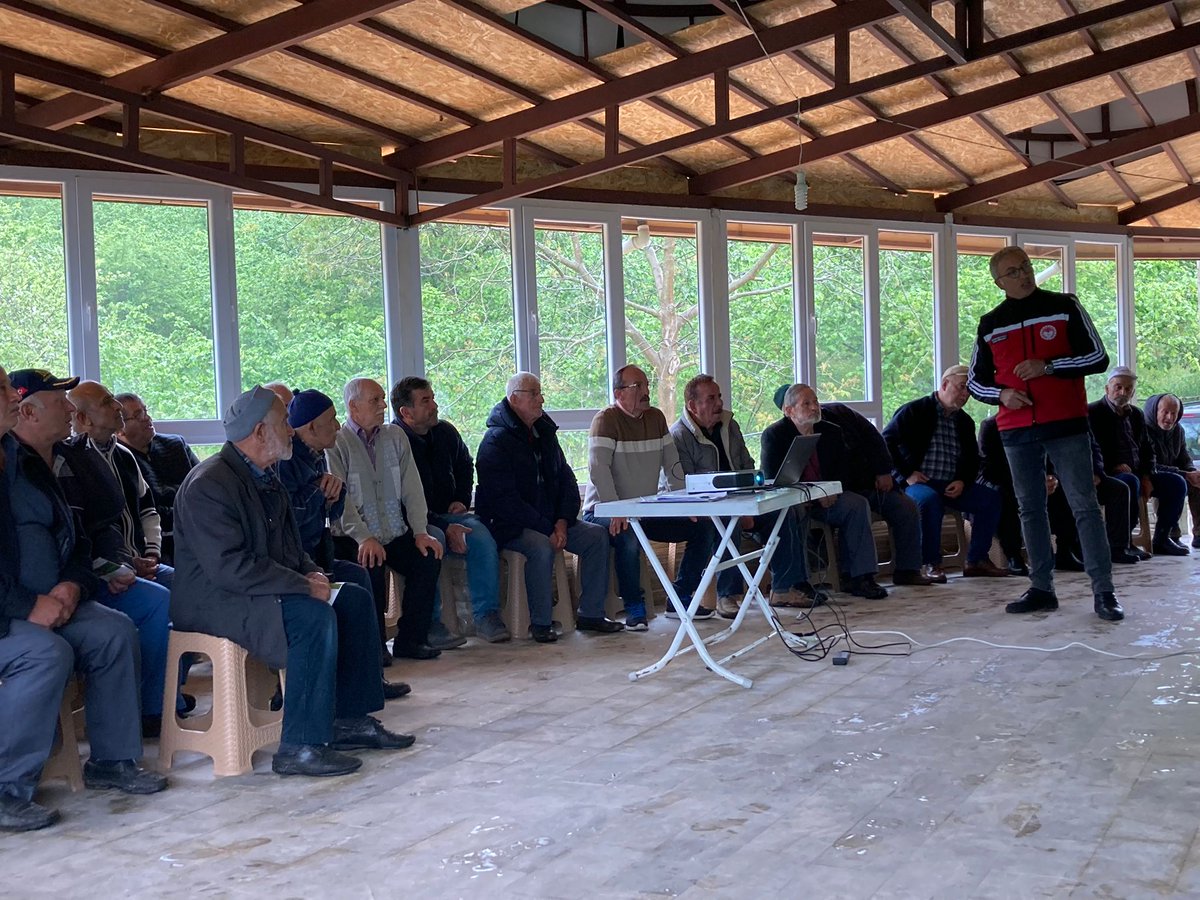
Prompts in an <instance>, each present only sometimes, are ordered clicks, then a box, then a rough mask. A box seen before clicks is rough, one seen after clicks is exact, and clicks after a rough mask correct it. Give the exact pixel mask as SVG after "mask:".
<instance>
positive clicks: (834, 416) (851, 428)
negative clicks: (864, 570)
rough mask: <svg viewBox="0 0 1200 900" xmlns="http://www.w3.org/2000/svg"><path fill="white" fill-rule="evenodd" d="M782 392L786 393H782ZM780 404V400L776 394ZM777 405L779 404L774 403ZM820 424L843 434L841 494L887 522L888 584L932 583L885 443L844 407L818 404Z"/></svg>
mask: <svg viewBox="0 0 1200 900" xmlns="http://www.w3.org/2000/svg"><path fill="white" fill-rule="evenodd" d="M783 390H784V391H786V390H787V388H786V387H785V388H783ZM777 396H779V399H780V402H782V395H779V394H778V392H777ZM776 405H777V406H778V405H779V404H778V403H777V404H776ZM821 419H822V421H825V422H832V423H833V424H834V425H837V426H839V427H840V428H841V429H842V437H843V438H845V440H846V449H847V451H848V455H847V457H846V467H845V471H844V473H843V474H845V476H846V481H845V482H844V483H843V484H842V490H843V491H853V492H854V493H856V494H861V495H862V496H864V497H866V498H867V503H868V504H869V505H870V507H871V512H873V513H876V514H878V515H879V517H880V518H882V519H883V521H885V522H886V523H887V526H888V528H889V529H890V530H891V533H892V548H893V552H894V553H895V554H896V558H895V559H894V560H892V584H897V585H927V584H937V583H938V582H936V581H935V580H934V579H932V578H930V577H928V576H926V575H922V574H921V525H920V515H919V514H918V512H917V504H915V503H913V501H912V498H911V497H909V496H908V494H907V493H905V492H904V490H902V489H901V486H900V485H899V484H897V483H896V477H895V473H894V469H895V464H894V463H893V462H892V455H891V454H890V453H889V452H888V448H887V442H886V441H885V440H884V439H883V435H882V434H880V433H879V429H878V428H876V427H875V426H874V425H873V424H871V420H870V419H868V418H867V417H866V416H864V415H862V414H861V413H859V412H857V411H856V410H854V409H851V408H850V407H849V406H847V405H846V404H844V403H822V404H821Z"/></svg>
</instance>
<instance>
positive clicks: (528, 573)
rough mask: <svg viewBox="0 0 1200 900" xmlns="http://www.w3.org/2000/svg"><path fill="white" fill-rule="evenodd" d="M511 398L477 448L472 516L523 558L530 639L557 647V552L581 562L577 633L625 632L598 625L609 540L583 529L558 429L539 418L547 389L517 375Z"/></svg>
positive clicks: (599, 531)
mask: <svg viewBox="0 0 1200 900" xmlns="http://www.w3.org/2000/svg"><path fill="white" fill-rule="evenodd" d="M507 394H508V396H507V397H506V398H504V399H502V400H501V401H500V402H499V403H497V404H496V405H495V406H494V407H493V408H492V412H491V414H490V415H489V416H488V420H487V424H488V430H487V434H485V435H484V436H483V441H482V443H480V445H479V459H478V462H477V467H478V469H479V490H478V491H477V494H476V500H475V509H476V512H477V513H478V514H479V517H480V519H482V520H483V521H484V522H485V523H487V527H488V528H489V529H491V532H492V534H494V535H495V536H496V540H497V542H498V543H499V544H500V546H502V547H504V548H506V549H508V550H515V551H517V552H518V553H520V554H522V555H523V556H524V557H525V560H526V562H525V596H526V597H527V598H528V600H529V621H530V624H531V627H530V630H531V631H532V633H533V639H534V640H535V641H537V642H538V643H539V644H550V643H554V641H556V640H558V635H557V634H556V633H555V631H554V626H553V622H552V620H551V607H552V605H553V602H554V601H553V598H552V596H551V588H550V585H551V581H552V578H553V574H554V554H555V553H557V552H558V551H559V550H568V551H570V552H571V553H574V554H575V555H576V556H578V557H579V575H580V582H581V584H582V596H581V597H580V598H579V617H578V620H577V626H578V627H579V628H582V629H584V630H589V629H590V630H592V631H601V632H611V631H620V630H621V626H620V623H616V622H614V623H611V627H609V626H608V625H602V624H600V623H606V622H608V620H607V619H606V618H605V616H604V599H605V597H606V596H607V594H608V534H607V532H605V530H604V528H602V527H601V526H599V525H593V524H591V523H590V522H581V521H579V483H578V482H577V481H576V480H575V473H574V472H572V471H571V467H570V466H569V465H568V464H567V458H566V456H564V455H563V451H562V447H560V446H559V444H558V435H557V431H558V426H557V425H556V424H555V423H554V420H553V419H551V418H550V417H549V416H548V415H546V414H545V413H544V412H543V411H542V405H543V403H544V400H545V398H544V397H543V396H542V384H541V382H540V381H538V379H537V377H536V376H534V375H531V374H530V373H528V372H518V373H517V374H516V375H513V376H512V377H511V378H510V379H508V390H507ZM565 599H566V601H567V602H570V601H569V598H565Z"/></svg>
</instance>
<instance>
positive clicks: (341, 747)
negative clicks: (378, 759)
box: [329, 736, 417, 753]
mask: <svg viewBox="0 0 1200 900" xmlns="http://www.w3.org/2000/svg"><path fill="white" fill-rule="evenodd" d="M416 742H417V739H416V737H415V736H410V740H409V741H408V742H407V743H405V742H404V741H401V742H400V743H398V744H394V745H393V744H389V745H387V746H386V747H385V746H381V745H379V744H376V743H366V742H365V741H347V742H345V743H343V742H341V741H334V742H332V743H331V744H330V745H329V747H330V749H331V750H336V751H337V752H338V753H344V752H345V751H347V750H407V749H408V748H409V747H411V746H412V745H413V744H415V743H416Z"/></svg>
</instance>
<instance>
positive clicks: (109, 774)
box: [83, 759, 167, 794]
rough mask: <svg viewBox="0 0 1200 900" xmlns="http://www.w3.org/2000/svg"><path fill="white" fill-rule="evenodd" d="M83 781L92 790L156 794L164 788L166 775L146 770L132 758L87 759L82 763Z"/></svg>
mask: <svg viewBox="0 0 1200 900" xmlns="http://www.w3.org/2000/svg"><path fill="white" fill-rule="evenodd" d="M83 783H84V784H85V785H87V786H88V787H90V788H91V789H92V790H94V791H105V790H117V791H124V792H125V793H126V794H157V793H158V792H159V791H162V790H166V787H167V779H166V776H163V775H159V774H158V773H157V772H148V771H146V770H145V769H143V768H142V767H141V766H139V765H138V764H137V763H135V762H134V761H133V760H132V759H116V760H98V759H89V760H88V761H87V762H85V763H84V764H83Z"/></svg>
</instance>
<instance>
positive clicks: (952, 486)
mask: <svg viewBox="0 0 1200 900" xmlns="http://www.w3.org/2000/svg"><path fill="white" fill-rule="evenodd" d="M964 487H965V485H964V484H963V483H962V482H961V481H952V482H950V483H949V484H948V485H946V490H944V491H942V493H943V494H945V495H946V496H947V497H949V498H950V499H951V500H953V499H954V498H956V497H961V496H962V492H963V488H964Z"/></svg>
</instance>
